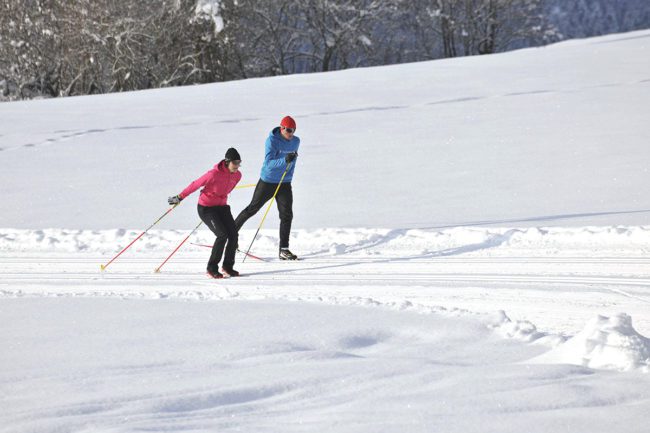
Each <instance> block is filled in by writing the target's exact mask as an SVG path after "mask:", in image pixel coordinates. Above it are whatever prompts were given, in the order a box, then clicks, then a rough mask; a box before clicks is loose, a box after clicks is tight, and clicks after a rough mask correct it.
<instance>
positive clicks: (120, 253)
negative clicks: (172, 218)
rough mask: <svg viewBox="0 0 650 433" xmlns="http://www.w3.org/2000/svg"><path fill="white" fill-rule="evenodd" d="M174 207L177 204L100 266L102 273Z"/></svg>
mask: <svg viewBox="0 0 650 433" xmlns="http://www.w3.org/2000/svg"><path fill="white" fill-rule="evenodd" d="M176 206H178V204H175V205H174V206H172V207H170V208H169V210H167V212H165V213H164V214H162V216H161V217H160V218H158V219H157V220H156V221H155V222H154V223H153V224H151V225H150V226H149V227H147V229H146V230H145V231H143V232H142V233H140V235H139V236H138V237H137V238H135V239H133V241H131V243H130V244H128V245H127V246H126V247H124V249H123V250H122V251H120V252H119V253H117V255H116V256H115V257H113V258H112V259H111V261H110V262H108V263H106V264H105V265H100V267H101V269H102V271H103V270H104V269H106V268H107V267H108V265H110V264H111V263H113V261H114V260H115V259H117V258H118V257H119V256H121V255H122V253H123V252H124V251H126V250H128V249H129V247H130V246H131V245H133V244H134V243H135V242H136V241H137V240H138V239H140V238H141V237H142V236H144V234H145V233H147V232H148V231H149V230H150V229H151V227H153V226H155V225H156V224H158V223H159V222H160V220H161V219H163V218H165V217H166V216H167V214H169V212H171V211H173V210H174V208H175V207H176Z"/></svg>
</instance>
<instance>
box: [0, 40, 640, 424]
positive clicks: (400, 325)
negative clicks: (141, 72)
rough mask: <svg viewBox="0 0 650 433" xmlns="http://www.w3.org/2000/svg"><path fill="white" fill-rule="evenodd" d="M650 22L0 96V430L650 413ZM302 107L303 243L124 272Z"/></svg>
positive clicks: (592, 419)
mask: <svg viewBox="0 0 650 433" xmlns="http://www.w3.org/2000/svg"><path fill="white" fill-rule="evenodd" d="M649 42H650V31H641V32H634V33H630V34H622V35H611V36H607V37H602V38H594V39H586V40H580V41H569V42H565V43H561V44H557V45H554V46H550V47H545V48H538V49H529V50H522V51H517V52H511V53H506V54H501V55H494V56H483V57H474V58H462V59H452V60H444V61H436V62H425V63H419V64H410V65H399V66H391V67H383V68H369V69H360V70H351V71H343V72H336V73H328V74H311V75H304V76H291V77H277V78H271V79H259V80H246V81H241V82H231V83H222V84H216V85H209V86H197V87H191V88H175V89H165V90H156V91H147V92H137V93H128V94H119V95H105V96H99V97H83V98H67V99H61V100H47V101H32V102H21V103H10V104H0V125H2V128H1V129H0V148H1V149H2V150H0V169H1V170H0V193H1V194H2V197H3V198H4V205H3V209H2V211H1V212H0V227H3V228H0V347H1V349H0V407H2V410H0V432H5V431H6V432H12V433H13V432H21V433H22V432H49V431H52V432H54V431H66V432H68V431H69V432H85V431H92V432H134V431H200V432H207V431H220V432H221V431H278V432H287V431H328V432H329V431H333V432H334V431H336V432H371V431H372V432H375V431H382V432H384V431H386V432H391V431H400V432H402V431H413V432H430V431H446V432H472V431H477V432H479V431H480V432H483V431H499V432H521V431H530V432H548V431H559V430H566V431H572V432H601V431H602V432H612V431H626V432H645V431H647V425H646V424H647V423H646V417H647V413H648V412H649V411H650V374H648V373H649V372H650V341H649V340H648V339H647V338H646V337H644V336H648V335H650V196H649V195H648V188H647V185H648V184H650V172H649V171H648V168H649V167H650V148H648V143H649V142H650V126H648V122H647V118H649V115H650V53H649V51H650V46H649V45H648V44H649ZM284 114H292V115H294V116H295V118H296V120H297V121H298V135H300V136H301V138H302V146H301V150H300V157H299V163H298V167H297V169H296V174H295V177H294V182H293V186H294V193H295V212H294V213H295V220H294V229H295V230H294V231H293V233H292V239H291V247H292V250H294V251H295V252H297V253H298V254H299V255H301V256H302V257H304V260H302V261H299V262H295V263H286V262H280V261H278V260H277V259H275V254H276V251H277V250H276V249H277V212H276V211H275V210H273V211H272V212H271V213H270V214H269V219H268V220H267V222H266V225H265V229H264V230H263V231H262V233H261V236H260V238H259V239H258V240H257V241H256V243H255V245H254V248H253V251H254V253H255V254H257V255H259V256H261V257H263V258H266V259H268V261H267V262H260V261H256V260H252V259H247V260H246V262H244V263H242V259H241V258H238V263H237V269H239V270H240V271H241V272H242V273H244V274H245V277H242V278H239V279H229V280H226V281H214V280H209V279H207V278H206V277H205V276H204V274H203V271H204V267H205V261H206V260H207V256H208V254H209V249H208V248H206V247H204V246H201V245H205V244H211V243H212V240H213V236H212V235H211V233H210V232H208V231H207V230H199V231H198V232H197V233H196V234H195V235H193V236H192V237H191V238H190V241H189V242H188V244H186V245H185V246H184V247H183V249H181V251H180V252H179V253H178V254H177V255H176V256H174V257H173V258H172V260H171V261H169V262H168V263H167V264H166V265H165V267H164V268H163V269H162V272H160V273H154V272H153V270H154V269H155V268H156V267H158V266H159V265H160V264H161V263H162V261H163V260H164V259H165V257H166V256H167V255H168V254H169V253H170V252H171V251H172V250H173V249H174V248H175V247H176V245H177V244H178V243H179V242H180V241H181V240H182V239H183V238H184V237H185V236H186V235H187V234H188V232H189V230H188V229H190V228H192V227H194V226H195V225H196V224H197V223H198V217H197V216H196V211H195V203H196V198H197V195H194V196H192V197H191V198H190V199H187V200H185V201H184V202H183V203H182V205H181V206H179V207H178V208H177V209H175V210H174V211H173V212H172V213H171V214H170V215H169V216H167V217H166V218H165V219H163V221H162V222H161V224H159V225H158V226H156V227H155V229H153V230H151V231H150V232H149V233H147V235H145V236H144V237H143V239H142V240H140V241H138V243H136V244H135V245H134V247H133V248H132V249H130V250H128V251H127V252H126V253H125V254H124V255H123V256H121V257H120V258H119V259H118V260H116V261H115V262H114V263H112V264H111V265H110V266H109V267H108V268H107V269H106V270H105V271H104V272H101V271H100V265H101V264H105V263H107V262H108V261H109V260H110V258H111V257H113V256H114V255H115V254H116V253H117V252H118V251H120V250H121V249H122V248H123V247H124V246H126V245H127V244H128V243H129V242H130V241H131V240H132V239H134V238H135V237H136V236H137V235H138V234H139V233H140V232H141V230H142V229H144V228H145V227H147V226H148V225H149V224H150V223H152V222H153V220H155V219H156V218H157V217H158V216H160V215H161V214H162V213H163V212H164V211H165V210H166V209H167V207H166V203H165V200H166V197H167V196H168V195H172V194H175V193H178V192H179V191H180V190H181V189H182V188H183V187H185V186H186V184H187V183H189V182H190V181H191V180H193V179H194V178H196V177H198V176H199V175H200V174H202V173H203V172H204V170H205V169H207V168H209V167H210V166H211V165H212V164H213V163H214V162H216V161H217V160H218V159H219V158H220V156H221V154H222V153H223V152H224V151H225V149H226V148H228V147H230V146H235V147H237V148H238V149H239V151H240V153H241V154H242V155H243V158H244V166H243V167H242V171H243V173H244V178H243V181H242V183H244V184H247V183H254V182H255V181H256V179H257V175H258V174H259V167H260V164H261V160H262V157H263V155H262V153H263V150H262V149H263V140H264V137H265V135H266V134H267V133H268V130H269V129H270V128H271V127H272V126H273V125H274V124H275V123H277V121H278V120H279V118H280V117H281V116H282V115H284ZM251 192H252V191H251V190H250V189H238V190H236V191H234V192H233V194H232V195H231V198H230V203H231V205H232V207H233V210H234V212H235V213H236V212H238V211H239V210H240V209H241V208H242V207H243V206H244V205H245V204H246V203H247V201H248V200H249V199H250V195H251ZM260 218H261V213H260V214H259V215H258V216H257V217H255V218H253V219H252V220H251V221H250V222H249V223H248V224H247V226H245V229H244V230H242V232H241V233H240V244H244V245H248V243H249V242H250V240H251V237H252V236H253V233H254V231H255V228H256V225H257V224H258V223H259V219H260Z"/></svg>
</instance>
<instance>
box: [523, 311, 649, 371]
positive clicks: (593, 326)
mask: <svg viewBox="0 0 650 433" xmlns="http://www.w3.org/2000/svg"><path fill="white" fill-rule="evenodd" d="M533 361H539V362H548V363H562V364H578V365H584V366H585V367H592V368H609V369H620V370H631V369H634V368H643V370H645V371H646V372H647V371H649V370H650V339H647V338H645V337H643V336H642V335H640V334H639V333H638V332H636V330H635V329H634V328H633V327H632V318H631V317H630V316H628V315H627V314H624V313H621V314H618V315H616V316H614V317H605V316H598V317H595V318H594V319H592V320H590V321H589V323H587V325H586V326H585V328H584V329H583V330H582V331H580V332H579V333H578V334H577V335H576V336H574V337H572V338H571V339H570V340H569V341H567V342H566V343H564V344H562V345H560V346H559V347H556V348H555V349H553V350H551V351H549V352H547V353H545V354H543V355H541V356H539V357H537V358H535V359H534V360H533Z"/></svg>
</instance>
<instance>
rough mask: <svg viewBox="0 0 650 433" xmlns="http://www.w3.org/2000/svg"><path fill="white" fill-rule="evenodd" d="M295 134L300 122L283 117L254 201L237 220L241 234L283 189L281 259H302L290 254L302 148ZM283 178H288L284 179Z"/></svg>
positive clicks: (271, 137)
mask: <svg viewBox="0 0 650 433" xmlns="http://www.w3.org/2000/svg"><path fill="white" fill-rule="evenodd" d="M295 132H296V121H295V120H293V119H292V118H291V117H290V116H286V117H285V118H283V119H282V121H281V122H280V126H277V127H275V128H274V129H273V131H271V133H270V134H269V137H268V138H267V139H266V145H265V151H264V164H263V165H262V173H261V175H260V180H259V182H257V186H256V187H255V192H254V193H253V198H252V200H251V202H250V204H249V205H248V206H247V207H246V208H245V209H244V210H243V211H241V213H240V214H239V215H238V216H237V219H235V227H236V228H237V231H239V229H241V227H242V226H243V225H244V223H245V222H246V221H248V219H249V218H250V217H252V216H253V215H255V214H256V213H257V212H258V211H259V210H260V209H261V208H262V206H264V204H265V203H266V202H267V201H269V200H270V199H271V198H272V197H273V194H274V193H275V190H276V189H278V185H279V186H280V189H278V193H277V195H276V196H275V200H276V201H277V204H278V212H279V213H280V252H279V256H280V259H281V260H296V259H298V257H297V256H296V255H295V254H293V253H292V252H291V251H289V234H290V233H291V221H292V220H293V192H292V191H291V179H293V172H294V170H295V168H296V158H297V157H298V147H300V138H298V137H296V136H295V135H294V133H295ZM287 167H288V170H287ZM285 171H286V174H285ZM283 175H284V179H283V178H282V176H283Z"/></svg>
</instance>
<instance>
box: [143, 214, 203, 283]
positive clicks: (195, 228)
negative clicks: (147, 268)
mask: <svg viewBox="0 0 650 433" xmlns="http://www.w3.org/2000/svg"><path fill="white" fill-rule="evenodd" d="M201 224H203V221H201V222H200V223H199V225H197V226H196V227H194V230H192V231H191V232H190V234H189V235H187V237H186V238H185V239H183V242H181V243H180V244H179V245H178V246H177V247H176V249H175V250H174V251H172V253H171V254H170V255H169V257H167V258H166V259H165V261H164V262H162V264H161V265H160V266H158V267H157V268H156V270H155V271H154V272H156V273H158V272H160V269H161V268H162V267H163V266H165V263H167V261H168V260H169V259H171V258H172V256H173V255H174V254H176V251H178V250H179V249H180V248H181V247H182V246H183V244H184V243H185V242H187V240H188V239H189V238H190V236H192V235H193V234H194V232H195V231H197V230H198V229H199V227H200V226H201Z"/></svg>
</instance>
